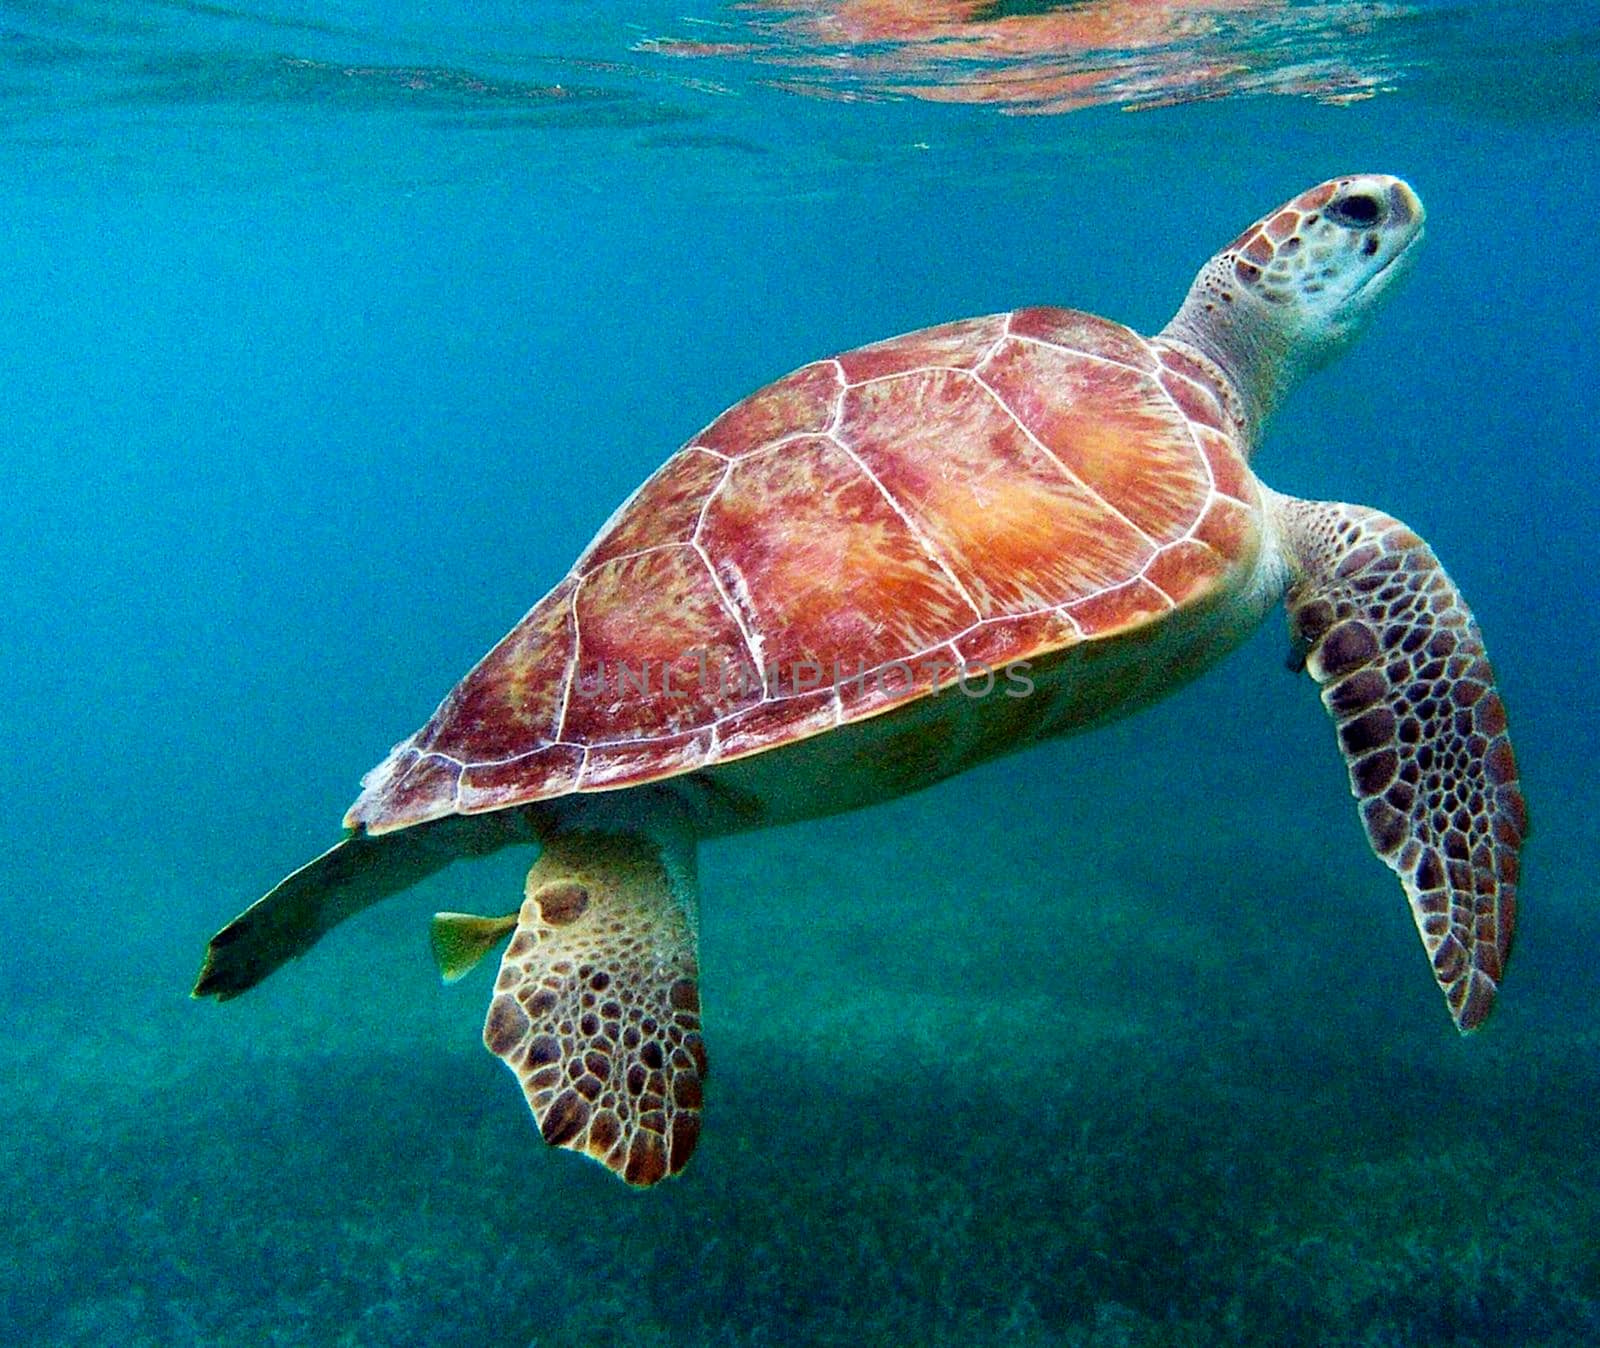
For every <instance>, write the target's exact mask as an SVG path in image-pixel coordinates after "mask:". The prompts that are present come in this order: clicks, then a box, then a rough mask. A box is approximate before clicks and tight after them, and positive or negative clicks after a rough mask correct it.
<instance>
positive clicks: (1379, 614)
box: [1273, 497, 1528, 1030]
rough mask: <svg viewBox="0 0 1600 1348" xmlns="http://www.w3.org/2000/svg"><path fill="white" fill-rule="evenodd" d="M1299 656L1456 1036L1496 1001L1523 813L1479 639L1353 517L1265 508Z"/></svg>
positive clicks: (1390, 532) (1311, 505)
mask: <svg viewBox="0 0 1600 1348" xmlns="http://www.w3.org/2000/svg"><path fill="white" fill-rule="evenodd" d="M1273 506H1274V515H1275V518H1276V522H1277V525H1278V528H1279V530H1280V531H1281V534H1282V536H1283V540H1284V554H1285V559H1286V561H1287V562H1288V564H1289V569H1290V584H1289V589H1288V594H1287V604H1288V609H1289V624H1290V630H1291V633H1292V635H1293V639H1294V642H1295V649H1296V651H1297V652H1298V653H1299V654H1300V655H1301V656H1303V658H1304V662H1305V667H1306V669H1307V670H1308V671H1309V672H1310V674H1311V677H1312V678H1314V679H1315V680H1316V681H1317V683H1318V684H1320V685H1321V687H1322V701H1323V703H1324V705H1326V707H1327V708H1328V710H1329V712H1330V713H1332V715H1333V718H1334V720H1335V722H1336V723H1337V724H1338V728H1339V746H1340V748H1341V749H1342V750H1343V751H1344V756H1345V761H1346V762H1347V763H1348V765H1349V768H1350V784H1351V789H1352V791H1353V792H1354V794H1355V796H1356V798H1357V800H1359V801H1360V803H1361V818H1362V822H1363V823H1364V824H1365V825H1366V830H1367V837H1368V838H1369V839H1370V840H1371V843H1372V849H1373V851H1375V852H1376V853H1377V854H1378V855H1379V856H1380V857H1382V858H1383V860H1384V861H1385V862H1386V863H1387V864H1388V865H1389V867H1390V868H1391V869H1392V870H1393V871H1395V873H1396V874H1398V875H1399V877H1400V881H1401V883H1402V884H1403V885H1404V886H1405V890H1406V894H1407V896H1408V897H1409V898H1410V900H1411V909H1412V915H1413V917H1415V919H1416V923H1417V929H1418V931H1419V932H1421V934H1422V943H1423V945H1424V946H1425V947H1426V948H1427V951H1428V955H1429V957H1430V958H1431V960H1432V962H1433V972H1434V977H1435V978H1437V979H1438V981H1439V986H1440V987H1441V988H1442V989H1443V990H1444V995H1445V998H1446V1000H1447V1001H1448V1002H1449V1004H1450V1013H1451V1015H1452V1016H1454V1017H1455V1022H1456V1025H1457V1027H1458V1028H1459V1029H1462V1030H1471V1029H1475V1028H1476V1027H1477V1026H1478V1025H1480V1024H1481V1023H1482V1022H1483V1019H1484V1017H1485V1016H1487V1015H1488V1013H1489V1008H1490V1006H1491V1005H1492V1004H1493V1001H1494V996H1495V991H1496V989H1497V987H1498V986H1499V983H1500V979H1501V976H1502V973H1503V971H1504V969H1505V963H1506V957H1507V955H1508V954H1509V953H1510V949H1511V935H1512V929H1513V927H1514V926H1515V922H1516V893H1517V869H1518V860H1517V855H1518V849H1519V848H1520V847H1521V845H1522V841H1523V838H1524V837H1525V836H1526V834H1527V831H1528V816H1527V810H1526V807H1525V806H1524V804H1523V800H1522V791H1521V789H1520V788H1519V786H1518V784H1517V762H1516V758H1515V756H1514V755H1513V753H1512V750H1511V741H1510V739H1509V738H1507V735H1506V713H1505V707H1504V706H1503V705H1502V704H1501V701H1500V698H1499V696H1498V695H1497V694H1496V692H1495V684H1494V670H1493V669H1492V668H1491V667H1490V664H1489V660H1488V657H1487V656H1486V654H1485V652H1484V646H1483V638H1482V637H1481V636H1480V635H1479V632H1478V625H1477V623H1476V622H1474V621H1473V618H1472V614H1471V612H1470V611H1469V610H1468V608H1467V606H1466V603H1465V601H1464V600H1463V599H1462V598H1461V595H1460V593H1459V592H1458V591H1457V590H1456V587H1455V586H1454V584H1452V583H1451V580H1450V577H1449V576H1447V575H1446V574H1445V571H1444V568H1443V567H1442V566H1440V565H1439V561H1438V559H1437V558H1436V557H1435V556H1434V555H1433V552H1432V550H1431V549H1430V548H1429V547H1428V545H1427V544H1426V543H1424V542H1423V541H1422V540H1421V539H1420V538H1418V537H1417V535H1416V534H1414V533H1412V532H1411V530H1410V529H1408V528H1406V526H1405V525H1403V524H1401V523H1400V522H1399V521H1398V520H1395V519H1391V518H1390V517H1389V516H1387V515H1384V514H1381V513H1380V512H1378V511H1376V510H1371V509H1368V508H1366V507H1363V506H1352V505H1341V504H1336V503H1332V502H1324V501H1296V500H1292V499H1290V498H1286V497H1277V498H1275V500H1274V502H1273Z"/></svg>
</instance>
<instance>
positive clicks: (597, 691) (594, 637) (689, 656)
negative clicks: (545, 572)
mask: <svg viewBox="0 0 1600 1348" xmlns="http://www.w3.org/2000/svg"><path fill="white" fill-rule="evenodd" d="M573 606H574V610H575V619H576V621H575V623H574V627H575V629H576V631H577V633H578V642H577V652H576V662H575V665H574V667H573V669H572V671H571V677H570V679H569V684H570V687H569V691H568V695H567V698H566V716H565V720H564V722H563V724H562V727H561V738H563V739H565V740H569V741H572V742H575V743H579V744H595V743H605V742H607V741H611V740H624V739H636V738H639V737H641V736H670V735H675V734H680V733H684V732H690V731H694V730H696V729H699V728H701V727H704V726H706V725H708V724H709V723H710V722H712V721H714V720H716V719H717V718H718V717H721V716H725V715H727V714H729V713H730V712H732V711H735V710H737V709H738V708H739V707H740V706H741V705H746V706H747V705H750V704H751V703H753V702H755V701H757V700H759V697H760V693H759V689H740V688H738V687H736V686H735V685H734V684H733V683H732V682H731V681H729V680H720V679H713V678H708V677H706V670H707V668H708V667H709V666H710V665H711V664H712V663H715V664H716V665H717V666H718V667H719V668H720V665H721V664H722V655H721V653H723V652H736V653H738V652H742V651H743V650H744V636H743V634H742V632H741V631H740V628H739V624H738V622H737V621H736V620H735V617H734V615H733V612H732V611H731V610H730V609H729V607H728V605H727V603H726V602H725V601H724V600H723V597H722V595H721V594H720V593H719V592H718V589H717V586H716V582H715V581H714V580H713V579H712V576H711V573H710V571H709V570H708V569H707V567H706V562H705V558H704V557H703V556H701V554H700V552H699V551H698V550H696V549H695V548H693V547H690V546H688V545H683V546H679V547H669V548H662V549H656V550H654V551H651V552H643V553H636V554H634V555H632V556H627V557H622V558H619V559H618V560H616V561H611V562H605V563H602V564H601V565H600V566H597V567H595V568H594V569H593V570H591V571H588V572H586V573H585V574H584V576H583V578H582V581H581V582H580V584H579V586H578V588H577V592H576V594H575V596H574V600H573ZM552 738H554V737H553V736H552Z"/></svg>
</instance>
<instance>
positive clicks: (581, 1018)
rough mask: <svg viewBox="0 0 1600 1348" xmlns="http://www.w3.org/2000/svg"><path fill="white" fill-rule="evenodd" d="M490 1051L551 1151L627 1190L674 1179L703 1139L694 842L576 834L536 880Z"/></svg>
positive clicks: (546, 860)
mask: <svg viewBox="0 0 1600 1348" xmlns="http://www.w3.org/2000/svg"><path fill="white" fill-rule="evenodd" d="M526 893H527V898H526V899H525V901H524V902H523V904H522V909H521V912H520V913H519V914H518V917H517V927H516V934H515V935H514V936H513V937H512V939H511V944H510V945H509V946H508V947H507V949H506V952H505V954H504V955H503V956H502V958H501V962H500V973H499V976H498V978H497V979H496V980H495V995H494V998H493V1000H492V1001H491V1002H490V1004H489V1016H488V1020H487V1021H486V1023H485V1024H484V1029H483V1041H484V1043H485V1045H486V1046H487V1047H488V1048H489V1050H490V1051H491V1052H493V1053H495V1054H498V1055H499V1056H500V1057H501V1058H503V1059H504V1060H505V1063H506V1066H508V1067H509V1068H510V1069H511V1070H512V1071H513V1072H514V1073H515V1074H516V1076H517V1079H518V1080H519V1081H520V1082H521V1084H522V1090H523V1093H524V1095H526V1097H527V1100H528V1105H529V1107H530V1108H531V1109H532V1110H533V1115H534V1118H535V1119H536V1120H537V1121H538V1124H539V1131H540V1132H541V1133H542V1134H543V1136H544V1139H545V1141H546V1142H548V1143H550V1144H551V1145H552V1146H558V1147H568V1148H570V1149H572V1150H574V1151H579V1152H583V1153H586V1154H588V1155H590V1156H592V1157H594V1158H595V1159H596V1160H598V1161H600V1162H601V1163H602V1164H603V1165H605V1166H606V1167H608V1168H609V1169H611V1170H612V1171H614V1172H616V1173H617V1174H618V1175H620V1176H621V1177H622V1178H623V1179H625V1180H627V1181H628V1183H630V1184H635V1185H650V1184H654V1183H655V1182H656V1181H657V1180H660V1179H662V1178H664V1177H665V1176H667V1175H671V1174H676V1173H677V1172H678V1171H680V1170H682V1169H683V1167H684V1165H685V1164H686V1163H687V1161H688V1159H689V1156H690V1153H692V1152H693V1151H694V1148H695V1143H696V1142H697V1141H698V1140H699V1136H700V1104H701V1082H702V1080H703V1079H704V1077H705V1074H706V1054H705V1047H704V1042H703V1040H702V1039H701V1036H700V992H699V963H698V958H697V952H696V918H695V906H696V905H695V881H694V852H693V839H692V837H691V836H690V835H689V834H688V833H687V832H686V831H685V832H674V833H671V834H670V835H666V834H662V833H659V832H643V831H637V832H635V831H628V832H565V833H557V834H554V835H553V836H550V837H547V838H546V839H545V849H544V852H543V853H542V854H541V856H540V857H539V860H538V861H537V862H535V863H534V866H533V869H532V870H530V871H529V872H528V881H527V889H526Z"/></svg>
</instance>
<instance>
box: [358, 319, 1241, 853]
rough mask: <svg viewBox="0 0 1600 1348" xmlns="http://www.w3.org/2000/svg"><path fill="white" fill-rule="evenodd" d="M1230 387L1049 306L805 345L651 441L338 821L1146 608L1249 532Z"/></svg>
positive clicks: (669, 748) (550, 782)
mask: <svg viewBox="0 0 1600 1348" xmlns="http://www.w3.org/2000/svg"><path fill="white" fill-rule="evenodd" d="M1221 399H1222V391H1221V390H1219V389H1218V388H1217V387H1216V384H1215V376H1214V374H1213V373H1212V372H1209V371H1207V370H1204V369H1202V368H1201V367H1199V366H1198V365H1197V364H1195V362H1193V361H1191V360H1189V359H1187V358H1186V357H1185V356H1184V355H1182V354H1181V353H1179V352H1176V351H1174V350H1172V349H1170V348H1168V347H1166V346H1165V345H1164V344H1162V343H1160V342H1150V341H1146V340H1145V339H1144V338H1142V337H1140V336H1139V335H1138V334H1136V333H1134V332H1131V331H1130V330H1128V329H1127V328H1124V327H1122V326H1120V325H1119V324H1116V323H1111V322H1108V321H1106V320H1105V319H1101V318H1096V317H1093V316H1091V315H1088V314H1082V313H1077V312H1074V311H1071V310H1063V309H1023V310H1018V311H1016V312H1014V313H1011V314H998V315H994V316H991V317H988V318H977V319H969V320H965V321H963V322H958V323H950V324H946V325H944V326H942V327H936V328H928V329H926V330H924V331H921V332H915V333H911V334H909V335H907V336H904V337H898V338H895V339H893V340H891V341H887V342H880V343H878V344H876V345H873V346H867V347H862V348H860V349H859V350H856V351H852V352H849V353H847V354H845V355H842V356H839V357H837V358H835V359H832V360H825V361H819V362H816V363H814V364H811V365H807V366H804V367H802V368H801V369H799V370H797V371H795V372H794V373H793V374H791V375H788V376H787V377H785V378H783V379H780V380H778V381H777V382H776V383H773V384H769V385H768V386H767V387H766V388H764V389H762V390H760V391H759V392H758V393H755V394H753V395H752V396H750V397H749V398H746V399H745V400H744V401H743V402H740V403H737V404H735V405H734V406H733V407H732V408H730V409H729V410H728V411H727V412H725V413H723V415H722V416H720V417H718V418H717V420H716V421H714V422H712V423H711V425H710V426H708V427H707V428H706V429H705V430H704V431H702V432H701V433H700V434H699V435H698V436H696V437H695V438H694V439H693V440H691V441H690V442H689V443H688V444H687V445H686V446H685V447H684V448H682V449H681V450H679V451H678V452H677V453H676V454H675V455H673V457H672V458H670V459H668V460H667V462H666V463H665V464H664V465H662V467H661V468H660V469H659V470H658V471H657V472H656V473H655V474H654V476H652V477H651V478H650V479H649V480H648V481H646V482H645V484H644V485H643V486H642V487H640V488H639V490H638V491H637V492H635V493H634V495H633V497H632V498H631V499H630V500H629V501H628V502H627V503H626V504H625V505H624V506H623V507H622V508H621V509H620V510H618V511H617V513H616V514H615V515H614V516H613V517H612V518H611V520H610V521H609V522H608V523H607V524H606V526H605V527H604V528H603V529H602V530H601V531H600V534H599V536H598V537H597V538H596V539H595V541H594V542H593V543H592V544H591V545H590V547H589V549H588V551H586V552H585V553H584V555H583V556H582V557H580V558H579V559H578V562H577V563H576V564H575V565H574V566H573V568H572V570H571V571H570V572H569V573H568V575H567V576H566V578H565V579H564V580H562V581H561V583H560V584H559V585H557V586H556V587H555V589H553V590H552V591H551V592H550V593H549V594H548V595H546V596H545V597H544V599H542V600H541V601H540V602H539V603H538V604H537V605H536V606H535V607H534V608H533V610H532V611H531V612H530V613H529V614H528V615H527V616H526V617H525V618H524V619H523V620H522V621H521V622H520V623H518V624H517V626H516V627H515V628H513V629H512V631H511V632H510V633H509V635H507V636H506V637H505V638H504V640H502V641H501V642H500V644H499V645H497V646H496V647H495V648H494V649H493V650H492V651H490V652H489V654H488V655H487V656H485V657H484V658H483V660H482V661H480V662H479V664H478V665H477V667H476V668H475V669H473V670H472V672H471V673H470V674H468V675H467V677H466V678H464V679H463V680H462V681H461V682H460V683H459V684H458V685H457V686H456V688H455V689H454V691H452V692H451V694H450V695H449V697H447V698H446V699H445V700H444V702H443V703H442V704H441V705H440V707H439V709H438V710H437V711H436V712H435V713H434V714H433V716H432V717H431V718H430V719H429V721H428V723H427V724H426V725H425V726H423V727H422V729H421V730H419V731H418V732H417V733H416V734H415V735H413V736H412V737H411V738H410V739H408V740H406V741H405V742H404V743H402V744H400V745H399V746H397V747H396V748H395V749H394V751H393V752H392V753H391V754H390V755H389V757H388V758H387V759H386V760H385V761H384V762H383V763H381V764H380V765H379V766H378V767H377V768H376V769H374V770H373V771H372V772H371V773H369V774H368V776H367V778H366V779H365V781H364V784H363V785H364V790H363V792H362V794H361V796H360V798H359V799H358V800H357V801H356V803H355V805H354V806H352V807H351V810H350V812H349V814H348V815H347V816H346V820H345V822H346V824H347V825H348V826H350V827H352V828H364V829H366V830H368V831H370V832H373V833H381V832H386V831H388V830H391V829H396V828H402V827H405V826H407V825H410V824H416V823H421V822H423V821H425V820H428V819H435V818H439V817H441V816H443V815H447V814H452V813H463V814H472V813H478V812H481V811H487V810H497V809H504V808H507V807H510V806H515V805H521V804H525V803H528V802H531V801H535V800H541V799H546V798H548V797H552V796H559V795H564V794H566V793H568V792H573V791H594V790H603V789H609V788H615V787H621V786H631V785H636V784H638V783H642V782H647V781H652V780H655V779H658V778H662V777H668V776H674V775H676V774H679V773H683V772H689V771H693V770H696V769H699V768H705V767H710V766H712V765H715V764H719V763H724V762H728V761H731V760H733V759H736V758H741V757H743V756H746V755H749V754H753V753H758V752H761V751H763V750H766V749H771V748H775V747H780V746H782V745H784V744H786V743H790V742H793V741H796V740H799V739H802V738H806V737H808V736H810V735H812V734H815V733H818V732H820V731H823V730H828V729H832V728H833V727H835V726H838V725H843V724H846V723H849V722H852V721H856V720H860V719H862V718H865V717H869V716H874V715H877V714H879V713H882V712H886V711H888V710H890V709H891V708H894V707H897V706H900V705H902V704H904V703H906V702H909V701H911V700H913V699H917V698H921V697H925V696H927V695H928V694H929V693H931V692H933V691H935V690H936V687H937V686H940V685H941V684H942V686H945V687H948V686H949V685H950V682H951V680H952V678H953V677H954V675H955V673H956V672H957V671H959V670H961V669H975V668H979V669H990V670H995V671H998V670H1000V669H1001V668H1002V667H1003V666H1005V665H1007V664H1008V663H1009V662H1011V661H1020V660H1027V659H1031V658H1036V657H1038V656H1040V655H1041V654H1046V653H1049V652H1052V651H1056V650H1059V649H1061V648H1063V647H1066V646H1070V645H1073V644H1075V643H1078V642H1082V641H1088V640H1095V639H1101V638H1105V637H1107V636H1114V635H1118V634H1121V633H1124V632H1127V631H1129V630H1131V629H1133V628H1135V627H1139V626H1142V625H1144V624H1147V623H1149V622H1151V621H1152V620H1155V619H1159V618H1161V617H1162V616H1163V615H1165V614H1167V613H1169V612H1171V611H1172V610H1174V609H1175V608H1177V607H1178V606H1180V605H1184V604H1187V603H1190V602H1192V601H1194V600H1195V599H1197V598H1200V597H1202V596H1204V595H1207V594H1210V593H1212V592H1214V591H1215V590H1216V589H1217V588H1218V586H1220V585H1225V584H1227V583H1228V581H1229V578H1230V575H1231V574H1232V573H1233V572H1234V571H1235V569H1236V568H1237V566H1238V565H1239V563H1240V561H1241V559H1243V558H1245V557H1247V556H1248V555H1249V554H1250V552H1251V551H1252V549H1253V547H1254V544H1255V530H1256V522H1255V521H1256V509H1257V498H1256V494H1255V488H1254V483H1253V479H1252V477H1251V475H1250V472H1249V469H1248V468H1247V467H1246V466H1245V463H1244V461H1243V459H1242V458H1241V456H1240V453H1239V450H1238V447H1237V444H1236V431H1235V427H1234V425H1233V423H1232V421H1231V420H1230V418H1229V416H1228V413H1227V411H1226V410H1225V406H1224V403H1223V401H1222V400H1221Z"/></svg>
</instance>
